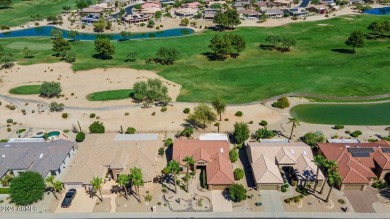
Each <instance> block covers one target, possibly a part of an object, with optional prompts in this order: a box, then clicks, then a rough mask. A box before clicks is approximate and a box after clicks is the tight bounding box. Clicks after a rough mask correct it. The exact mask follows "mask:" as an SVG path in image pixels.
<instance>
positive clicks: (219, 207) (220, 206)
mask: <svg viewBox="0 0 390 219" xmlns="http://www.w3.org/2000/svg"><path fill="white" fill-rule="evenodd" d="M211 193H212V199H213V200H212V202H213V212H232V211H233V207H232V203H231V202H230V201H229V200H227V199H225V197H223V195H222V191H220V190H213V191H211Z"/></svg>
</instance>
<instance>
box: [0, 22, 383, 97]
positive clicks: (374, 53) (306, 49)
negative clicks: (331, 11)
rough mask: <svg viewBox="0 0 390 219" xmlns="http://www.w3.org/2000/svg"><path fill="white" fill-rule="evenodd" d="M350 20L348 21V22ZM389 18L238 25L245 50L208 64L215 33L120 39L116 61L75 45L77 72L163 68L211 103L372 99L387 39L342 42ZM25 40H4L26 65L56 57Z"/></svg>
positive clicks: (188, 93) (186, 91)
mask: <svg viewBox="0 0 390 219" xmlns="http://www.w3.org/2000/svg"><path fill="white" fill-rule="evenodd" d="M346 18H348V19H346ZM389 18H390V16H370V15H355V16H345V17H338V18H333V19H329V20H323V21H316V22H300V23H294V24H290V25H285V26H280V27H271V28H259V27H258V28H254V27H245V28H238V29H237V30H235V31H234V32H235V33H237V34H241V35H243V36H244V37H245V38H246V41H247V49H246V50H245V51H244V52H243V53H242V54H241V55H240V56H239V57H238V58H236V59H228V60H226V61H210V60H208V58H207V56H206V55H205V54H207V53H208V52H210V49H209V48H208V45H209V41H210V39H211V38H212V36H213V35H215V34H219V33H217V32H214V31H211V30H210V31H206V32H204V33H199V34H194V35H192V36H188V37H180V38H172V39H153V40H130V41H126V42H116V41H113V44H114V45H115V47H116V53H115V55H114V56H113V59H112V60H97V59H94V58H93V56H92V54H93V53H94V43H93V42H86V41H79V42H74V43H72V47H73V50H74V51H75V52H76V53H77V61H76V63H74V65H73V68H74V70H76V71H78V70H87V69H92V68H109V67H129V68H135V69H146V70H153V71H156V72H159V74H160V75H162V76H163V77H165V78H166V79H168V80H172V81H174V82H176V83H179V84H181V85H183V88H182V91H181V93H180V96H179V97H178V101H188V102H194V101H197V102H205V101H206V102H207V101H210V100H211V99H212V98H213V97H215V96H217V95H218V96H221V97H222V98H223V99H225V100H226V101H228V102H229V103H247V102H252V101H257V100H262V99H265V98H268V97H272V96H275V95H280V94H285V93H292V92H294V93H310V94H319V95H324V96H343V97H346V96H348V97H349V96H370V95H378V94H384V93H390V86H389V83H388V82H389V81H390V74H389V72H390V62H389V58H388V57H390V39H380V40H367V41H366V46H365V47H364V48H358V49H357V53H356V54H348V53H345V52H343V51H345V50H346V49H348V47H346V46H345V45H344V41H345V40H346V39H347V38H348V36H349V34H350V33H351V32H353V31H354V30H362V31H365V32H366V33H368V30H367V26H368V25H369V24H370V23H371V22H372V21H377V20H385V19H389ZM269 34H280V35H290V36H292V37H294V38H295V39H296V40H297V46H296V47H294V48H293V49H292V51H291V52H286V53H281V52H277V51H269V50H264V49H262V48H260V45H261V44H265V38H266V36H267V35H269ZM23 40H25V41H26V42H29V43H48V44H50V40H49V39H47V38H46V39H45V38H25V39H23ZM17 41H20V39H4V40H0V43H2V44H4V46H5V48H6V50H10V51H11V52H13V53H15V57H16V58H17V59H18V60H19V63H21V64H33V63H41V62H49V63H51V62H57V61H58V58H56V57H53V56H52V55H51V54H52V51H50V50H39V51H36V53H35V54H34V56H35V57H34V58H32V59H24V58H23V55H22V53H21V50H17V49H10V48H8V47H7V45H8V44H12V43H15V42H17ZM161 46H166V47H175V48H176V49H177V50H179V51H180V53H181V57H180V59H179V60H178V61H177V62H176V63H175V64H174V65H169V66H163V65H158V64H155V63H149V64H145V59H146V57H147V56H148V55H153V54H155V52H156V51H157V50H158V48H159V47H161ZM128 52H137V53H138V57H137V58H138V60H137V61H135V62H125V59H126V55H127V53H128Z"/></svg>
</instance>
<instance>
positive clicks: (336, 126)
mask: <svg viewBox="0 0 390 219" xmlns="http://www.w3.org/2000/svg"><path fill="white" fill-rule="evenodd" d="M333 128H334V129H337V130H338V129H343V128H344V126H343V125H335V126H334V127H333Z"/></svg>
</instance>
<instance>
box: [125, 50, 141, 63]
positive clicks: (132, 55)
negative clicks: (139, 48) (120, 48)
mask: <svg viewBox="0 0 390 219" xmlns="http://www.w3.org/2000/svg"><path fill="white" fill-rule="evenodd" d="M137 55H138V54H137V53H136V52H129V53H127V56H126V60H125V61H126V62H134V61H135V60H137Z"/></svg>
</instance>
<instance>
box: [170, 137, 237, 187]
mask: <svg viewBox="0 0 390 219" xmlns="http://www.w3.org/2000/svg"><path fill="white" fill-rule="evenodd" d="M186 156H192V158H193V159H194V161H195V164H194V166H193V167H191V168H193V169H196V168H203V169H204V170H205V171H206V181H207V185H208V189H209V190H224V189H225V188H226V187H227V186H229V185H231V184H233V183H234V176H233V166H232V163H231V162H230V159H229V142H228V141H226V140H199V139H185V138H179V139H176V140H175V141H174V142H173V155H172V159H173V160H176V161H178V162H179V163H180V165H181V166H182V167H183V171H184V170H185V169H186V168H185V167H184V165H185V162H184V161H183V159H184V158H185V157H186Z"/></svg>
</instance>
